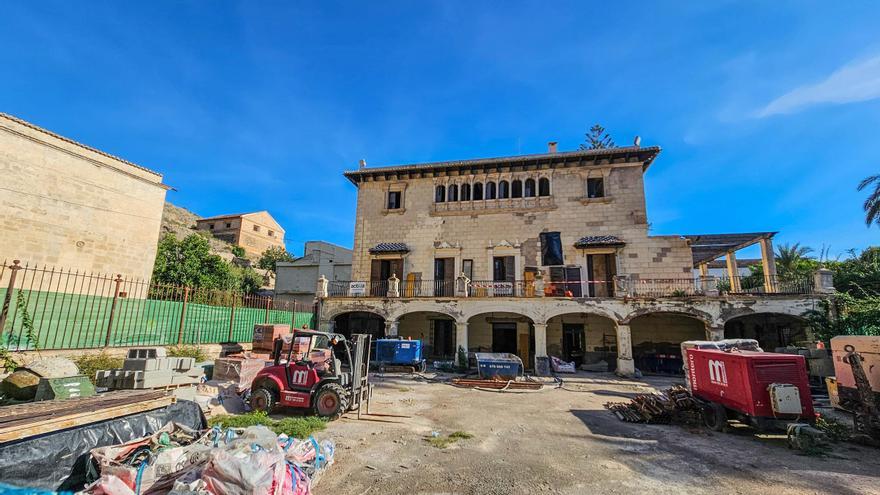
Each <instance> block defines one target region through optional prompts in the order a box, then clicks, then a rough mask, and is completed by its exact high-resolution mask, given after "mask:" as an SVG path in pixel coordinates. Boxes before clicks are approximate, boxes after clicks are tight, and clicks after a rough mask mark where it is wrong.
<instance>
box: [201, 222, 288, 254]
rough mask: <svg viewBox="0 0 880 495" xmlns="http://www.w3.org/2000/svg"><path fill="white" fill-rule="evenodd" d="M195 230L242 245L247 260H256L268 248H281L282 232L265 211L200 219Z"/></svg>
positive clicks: (279, 226)
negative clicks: (249, 258) (248, 257)
mask: <svg viewBox="0 0 880 495" xmlns="http://www.w3.org/2000/svg"><path fill="white" fill-rule="evenodd" d="M196 228H197V229H198V230H205V231H208V232H210V233H211V234H212V235H213V236H214V237H216V238H218V239H220V240H223V241H226V242H229V243H232V244H236V245H238V246H241V247H242V248H243V249H244V251H245V253H247V255H248V256H250V257H258V256H260V255H261V254H263V251H265V250H267V249H269V248H270V247H280V248H283V247H284V229H283V228H281V225H279V224H278V222H276V221H275V219H274V218H272V215H270V214H269V212H268V211H255V212H252V213H236V214H233V215H218V216H214V217H208V218H201V219H199V220H197V221H196Z"/></svg>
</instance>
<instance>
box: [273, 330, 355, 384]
mask: <svg viewBox="0 0 880 495" xmlns="http://www.w3.org/2000/svg"><path fill="white" fill-rule="evenodd" d="M285 349H286V352H285ZM271 357H272V359H273V361H274V364H275V366H278V365H280V364H282V363H284V364H286V365H288V370H289V372H288V374H291V373H292V371H293V370H292V369H291V368H292V366H290V365H297V366H298V367H300V368H302V367H306V368H308V369H310V370H315V371H316V372H317V374H318V376H319V377H322V378H323V377H340V376H344V373H345V372H346V371H349V370H350V369H351V360H350V349H349V342H348V341H347V340H346V339H345V337H344V336H342V335H339V334H326V333H321V332H315V331H309V330H294V332H293V334H291V335H285V336H283V337H279V338H277V339H275V342H274V347H273V351H272V356H271ZM346 358H349V359H346ZM288 384H291V377H290V376H288Z"/></svg>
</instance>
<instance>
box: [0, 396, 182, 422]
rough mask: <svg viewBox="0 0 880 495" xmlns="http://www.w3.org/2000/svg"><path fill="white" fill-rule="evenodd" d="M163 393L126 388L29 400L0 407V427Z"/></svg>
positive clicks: (145, 398) (150, 397)
mask: <svg viewBox="0 0 880 495" xmlns="http://www.w3.org/2000/svg"><path fill="white" fill-rule="evenodd" d="M164 395H166V394H165V393H164V392H162V391H155V390H126V391H114V392H108V393H106V394H100V395H95V396H92V397H78V398H74V399H69V400H57V401H54V400H53V401H40V402H29V403H24V404H16V405H13V406H5V407H3V408H0V428H3V427H5V426H6V425H7V424H8V423H10V422H15V421H20V420H21V419H22V418H31V419H33V420H34V421H37V420H38V418H40V417H46V416H53V415H54V416H57V415H61V414H68V413H70V412H76V411H77V410H79V409H88V410H95V409H100V408H102V407H112V406H114V405H121V404H130V403H133V402H139V401H144V400H150V399H156V398H159V397H162V396H164Z"/></svg>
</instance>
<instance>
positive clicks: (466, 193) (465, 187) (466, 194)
mask: <svg viewBox="0 0 880 495" xmlns="http://www.w3.org/2000/svg"><path fill="white" fill-rule="evenodd" d="M461 200H462V201H470V200H471V185H470V184H462V185H461Z"/></svg>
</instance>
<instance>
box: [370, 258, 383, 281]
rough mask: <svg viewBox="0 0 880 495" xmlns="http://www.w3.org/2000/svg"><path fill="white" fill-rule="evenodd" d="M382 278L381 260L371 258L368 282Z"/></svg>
mask: <svg viewBox="0 0 880 495" xmlns="http://www.w3.org/2000/svg"><path fill="white" fill-rule="evenodd" d="M379 280H382V261H381V260H373V262H372V264H371V265H370V282H378V281H379Z"/></svg>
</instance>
